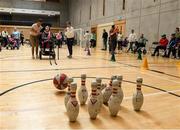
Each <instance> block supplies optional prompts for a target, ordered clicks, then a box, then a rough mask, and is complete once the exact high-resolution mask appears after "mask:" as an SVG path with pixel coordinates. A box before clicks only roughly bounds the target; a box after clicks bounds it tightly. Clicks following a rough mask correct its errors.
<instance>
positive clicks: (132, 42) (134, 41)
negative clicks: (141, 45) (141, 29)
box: [127, 29, 137, 52]
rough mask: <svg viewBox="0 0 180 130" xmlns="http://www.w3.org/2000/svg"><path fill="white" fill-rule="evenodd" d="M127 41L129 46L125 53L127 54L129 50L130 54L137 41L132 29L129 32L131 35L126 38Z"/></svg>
mask: <svg viewBox="0 0 180 130" xmlns="http://www.w3.org/2000/svg"><path fill="white" fill-rule="evenodd" d="M128 41H129V43H130V45H129V49H128V50H127V52H129V51H130V50H131V52H133V45H134V44H135V43H136V41H137V35H136V33H135V32H134V29H132V30H131V34H130V35H129V37H128Z"/></svg>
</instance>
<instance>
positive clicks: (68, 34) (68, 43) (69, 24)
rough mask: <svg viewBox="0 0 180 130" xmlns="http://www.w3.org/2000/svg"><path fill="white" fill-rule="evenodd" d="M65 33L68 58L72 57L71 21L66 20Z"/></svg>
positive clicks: (72, 36)
mask: <svg viewBox="0 0 180 130" xmlns="http://www.w3.org/2000/svg"><path fill="white" fill-rule="evenodd" d="M65 35H66V37H67V47H68V51H69V55H68V56H67V57H68V58H72V54H73V44H74V28H73V27H72V26H71V22H67V28H66V29H65Z"/></svg>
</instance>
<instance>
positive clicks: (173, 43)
mask: <svg viewBox="0 0 180 130" xmlns="http://www.w3.org/2000/svg"><path fill="white" fill-rule="evenodd" d="M175 47H176V37H175V34H171V40H170V42H169V44H168V45H167V50H166V51H165V55H164V57H168V58H169V57H170V55H171V52H172V54H173V56H174V57H176V48H175ZM167 51H168V54H167Z"/></svg>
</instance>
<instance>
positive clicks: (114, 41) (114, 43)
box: [110, 25, 119, 54]
mask: <svg viewBox="0 0 180 130" xmlns="http://www.w3.org/2000/svg"><path fill="white" fill-rule="evenodd" d="M118 31H119V30H118V29H117V28H115V25H112V28H111V30H110V44H111V53H112V54H114V53H115V50H116V46H117V33H118Z"/></svg>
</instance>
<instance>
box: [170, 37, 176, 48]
mask: <svg viewBox="0 0 180 130" xmlns="http://www.w3.org/2000/svg"><path fill="white" fill-rule="evenodd" d="M175 45H176V39H175V38H173V39H171V40H170V42H169V44H168V48H169V47H174V46H175Z"/></svg>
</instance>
